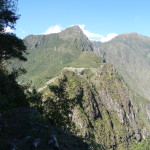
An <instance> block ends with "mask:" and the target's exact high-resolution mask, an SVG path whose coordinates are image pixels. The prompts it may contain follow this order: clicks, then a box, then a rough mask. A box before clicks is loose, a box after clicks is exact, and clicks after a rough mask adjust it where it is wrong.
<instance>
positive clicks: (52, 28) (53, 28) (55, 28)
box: [43, 25, 62, 35]
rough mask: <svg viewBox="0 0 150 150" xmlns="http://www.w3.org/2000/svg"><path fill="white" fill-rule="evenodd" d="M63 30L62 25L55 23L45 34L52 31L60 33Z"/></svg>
mask: <svg viewBox="0 0 150 150" xmlns="http://www.w3.org/2000/svg"><path fill="white" fill-rule="evenodd" d="M61 31H62V27H61V26H60V25H55V26H51V27H49V28H48V29H47V30H46V31H45V32H44V33H43V34H45V35H46V34H51V33H59V32H61Z"/></svg>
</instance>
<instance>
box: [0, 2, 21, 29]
mask: <svg viewBox="0 0 150 150" xmlns="http://www.w3.org/2000/svg"><path fill="white" fill-rule="evenodd" d="M16 5H17V0H0V31H4V30H5V28H6V27H7V26H9V27H11V28H14V24H15V23H16V21H17V20H18V19H19V15H17V14H16V10H17V7H16Z"/></svg>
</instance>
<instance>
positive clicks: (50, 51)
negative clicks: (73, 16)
mask: <svg viewBox="0 0 150 150" xmlns="http://www.w3.org/2000/svg"><path fill="white" fill-rule="evenodd" d="M24 41H25V44H26V46H27V49H28V51H27V52H28V53H29V54H28V55H26V57H27V59H28V61H27V62H25V63H20V62H18V61H13V63H12V64H11V67H16V68H18V67H24V68H25V69H26V70H27V73H26V74H25V75H23V76H20V77H19V79H18V81H19V83H27V82H29V83H30V82H32V85H33V86H36V87H40V86H43V85H44V83H45V82H46V81H48V80H49V79H51V78H53V77H55V76H56V75H58V73H59V72H60V71H61V70H62V69H63V68H64V67H66V66H76V67H98V66H99V65H100V63H101V62H102V58H100V57H99V56H97V55H96V54H95V53H94V52H92V50H93V49H92V45H91V43H90V42H89V40H88V39H87V37H86V36H85V35H84V34H83V32H82V30H81V29H80V28H79V27H78V26H74V27H70V28H67V29H65V30H64V31H62V32H60V33H58V34H50V35H37V36H36V35H30V36H28V37H26V38H25V39H24Z"/></svg>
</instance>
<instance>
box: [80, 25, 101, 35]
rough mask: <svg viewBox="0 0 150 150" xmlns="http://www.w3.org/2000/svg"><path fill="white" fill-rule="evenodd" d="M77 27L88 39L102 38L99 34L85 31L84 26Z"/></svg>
mask: <svg viewBox="0 0 150 150" xmlns="http://www.w3.org/2000/svg"><path fill="white" fill-rule="evenodd" d="M79 27H80V28H81V29H82V31H83V33H84V34H85V35H86V36H87V37H88V38H102V37H103V36H102V35H100V34H96V33H92V32H90V31H88V30H86V29H85V25H84V24H82V25H79Z"/></svg>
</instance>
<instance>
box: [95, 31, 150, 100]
mask: <svg viewBox="0 0 150 150" xmlns="http://www.w3.org/2000/svg"><path fill="white" fill-rule="evenodd" d="M93 44H94V46H95V49H94V51H95V52H96V53H97V54H98V55H100V56H103V57H104V58H105V60H106V62H108V63H110V64H113V65H114V66H115V67H116V68H117V70H118V72H119V73H120V74H121V75H122V76H123V78H124V80H125V81H126V82H127V83H128V85H129V86H130V88H131V89H132V90H134V91H135V92H136V93H139V94H140V95H141V96H143V97H145V98H147V99H150V38H149V37H145V36H142V35H139V34H137V33H127V34H121V35H119V36H117V37H116V38H114V39H112V40H111V41H109V42H106V43H101V42H99V44H98V42H97V43H96V44H95V43H93Z"/></svg>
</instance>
